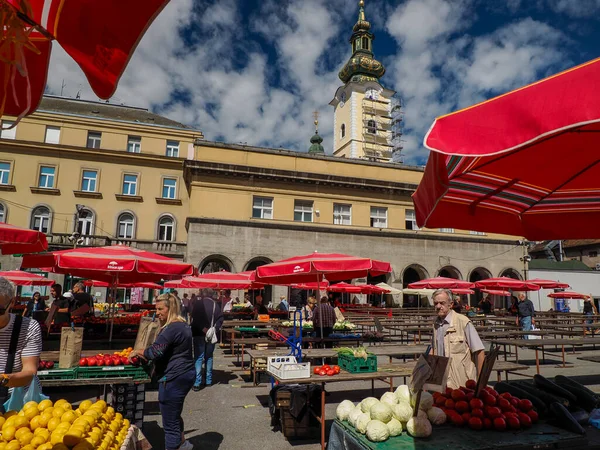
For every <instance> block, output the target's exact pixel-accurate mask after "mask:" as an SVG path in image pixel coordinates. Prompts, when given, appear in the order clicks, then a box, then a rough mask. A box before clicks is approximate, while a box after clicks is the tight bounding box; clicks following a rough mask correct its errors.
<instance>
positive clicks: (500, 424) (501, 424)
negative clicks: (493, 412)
mask: <svg viewBox="0 0 600 450" xmlns="http://www.w3.org/2000/svg"><path fill="white" fill-rule="evenodd" d="M494 429H495V430H498V431H504V430H506V420H504V419H502V418H501V417H496V418H495V419H494Z"/></svg>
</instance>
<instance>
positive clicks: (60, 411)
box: [52, 406, 67, 419]
mask: <svg viewBox="0 0 600 450" xmlns="http://www.w3.org/2000/svg"><path fill="white" fill-rule="evenodd" d="M66 412H67V411H66V409H64V408H62V407H61V406H55V407H54V410H53V411H52V415H53V416H54V417H58V418H59V419H60V418H61V417H62V415H63V414H64V413H66Z"/></svg>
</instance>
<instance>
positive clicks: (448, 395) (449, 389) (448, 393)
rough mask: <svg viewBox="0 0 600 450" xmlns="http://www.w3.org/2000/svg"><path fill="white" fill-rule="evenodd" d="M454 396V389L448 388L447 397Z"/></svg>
mask: <svg viewBox="0 0 600 450" xmlns="http://www.w3.org/2000/svg"><path fill="white" fill-rule="evenodd" d="M451 395H452V388H450V387H447V388H446V397H450V396H451Z"/></svg>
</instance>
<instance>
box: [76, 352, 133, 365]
mask: <svg viewBox="0 0 600 450" xmlns="http://www.w3.org/2000/svg"><path fill="white" fill-rule="evenodd" d="M132 351H133V349H132V348H131V347H129V348H126V349H124V350H122V351H120V352H114V353H113V354H112V355H108V354H103V353H98V354H97V355H95V356H88V357H85V358H81V359H80V360H79V367H95V366H128V365H134V366H137V365H139V364H140V359H139V358H138V357H133V358H132V359H131V361H130V360H129V354H130V353H131V352H132Z"/></svg>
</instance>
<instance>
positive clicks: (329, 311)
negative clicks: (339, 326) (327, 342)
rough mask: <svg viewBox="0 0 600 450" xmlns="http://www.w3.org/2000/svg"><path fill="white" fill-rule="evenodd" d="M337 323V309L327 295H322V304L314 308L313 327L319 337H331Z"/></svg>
mask: <svg viewBox="0 0 600 450" xmlns="http://www.w3.org/2000/svg"><path fill="white" fill-rule="evenodd" d="M334 325H335V310H334V309H333V307H332V306H331V305H330V304H329V298H328V297H327V296H325V295H324V296H323V297H321V304H320V305H317V307H316V308H315V309H314V310H313V327H314V329H315V331H316V332H317V337H320V338H326V337H329V335H330V334H331V332H332V331H333V326H334Z"/></svg>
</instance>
